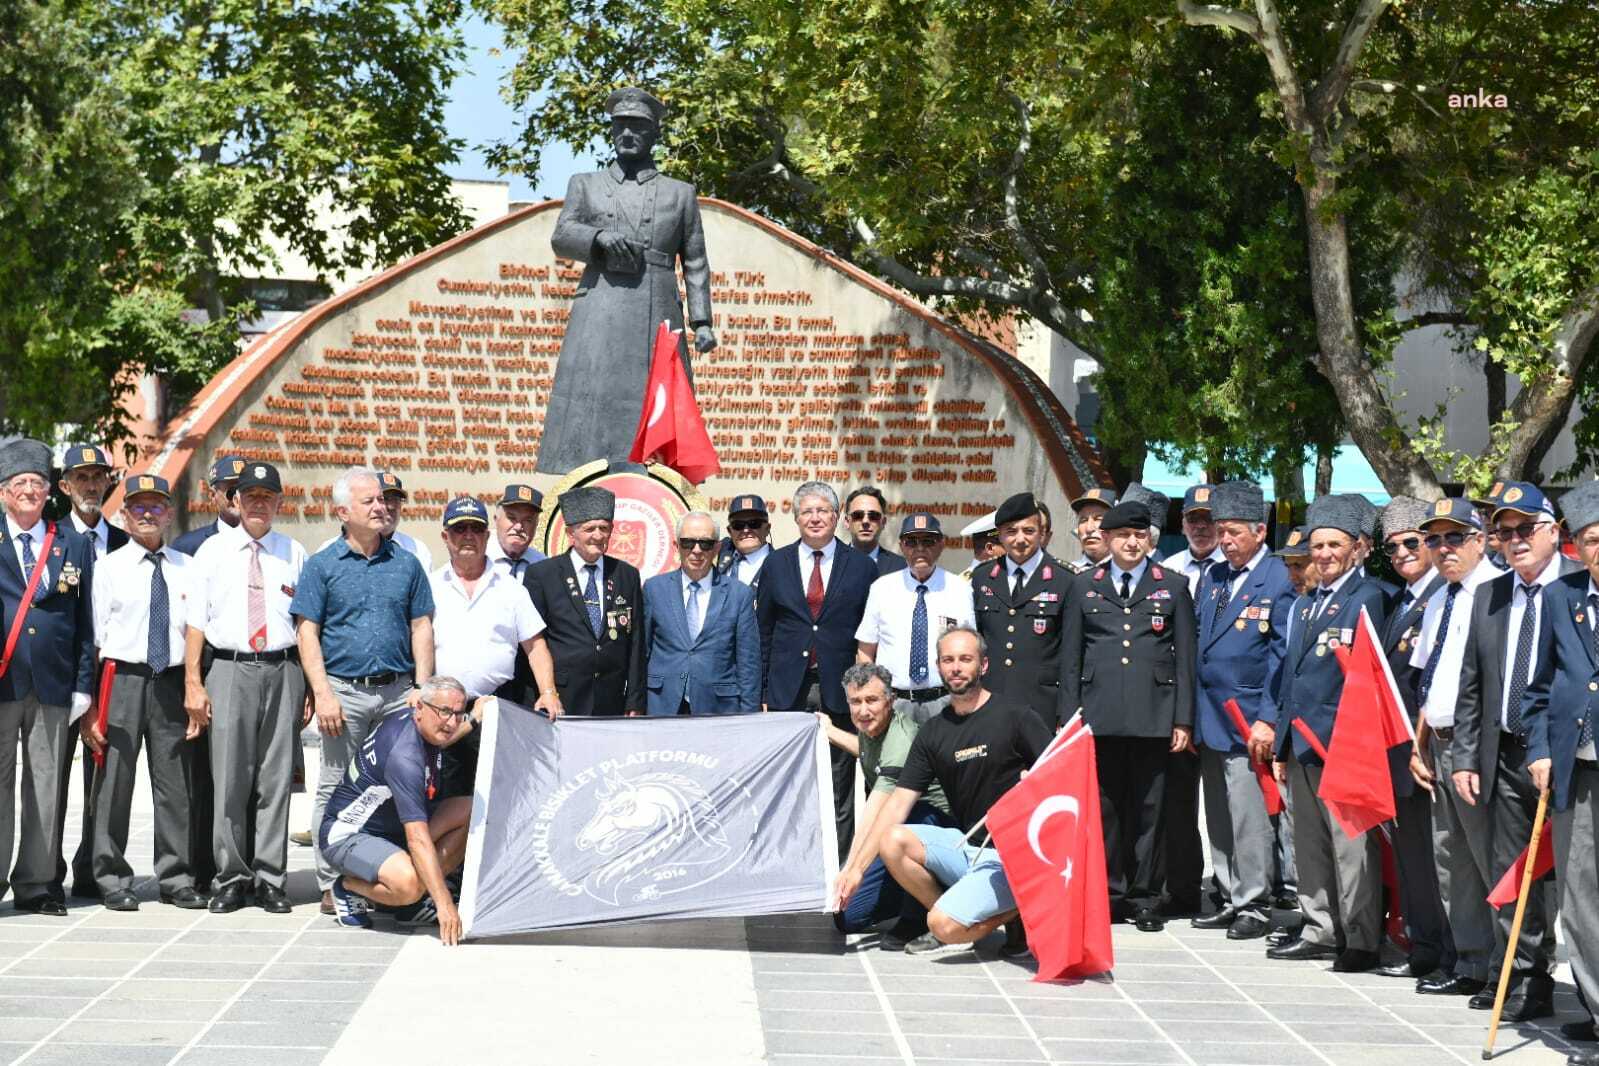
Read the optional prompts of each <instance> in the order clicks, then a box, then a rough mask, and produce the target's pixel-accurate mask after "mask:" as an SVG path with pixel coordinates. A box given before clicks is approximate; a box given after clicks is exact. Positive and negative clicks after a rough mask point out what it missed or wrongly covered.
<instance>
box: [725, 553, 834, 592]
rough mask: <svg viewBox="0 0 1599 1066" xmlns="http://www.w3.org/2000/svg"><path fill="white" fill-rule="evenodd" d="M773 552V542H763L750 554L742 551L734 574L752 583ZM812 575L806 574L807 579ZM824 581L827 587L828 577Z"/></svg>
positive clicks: (734, 567)
mask: <svg viewBox="0 0 1599 1066" xmlns="http://www.w3.org/2000/svg"><path fill="white" fill-rule="evenodd" d="M801 547H803V545H801ZM771 554H772V546H771V544H762V545H761V546H760V547H759V548H756V549H755V550H754V551H752V552H750V553H749V554H748V555H745V554H744V553H742V552H740V553H739V556H738V562H737V563H735V564H734V566H733V575H734V576H735V577H737V578H738V579H739V580H740V581H742V582H743V583H744V584H746V585H749V584H752V583H753V582H754V581H755V575H756V574H759V573H760V572H761V564H762V563H764V562H766V557H767V556H768V555H771ZM810 577H811V575H810V574H806V575H805V580H807V581H809V580H810ZM823 581H824V584H823V587H824V588H825V587H826V585H825V581H826V579H825V578H824V579H823Z"/></svg>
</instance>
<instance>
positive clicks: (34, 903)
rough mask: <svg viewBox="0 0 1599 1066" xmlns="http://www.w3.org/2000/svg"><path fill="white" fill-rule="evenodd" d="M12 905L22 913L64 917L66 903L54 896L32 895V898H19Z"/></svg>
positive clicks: (65, 914)
mask: <svg viewBox="0 0 1599 1066" xmlns="http://www.w3.org/2000/svg"><path fill="white" fill-rule="evenodd" d="M12 906H14V907H16V908H17V910H19V911H21V912H22V913H23V914H43V915H45V916H46V917H49V918H65V917H66V916H67V905H66V904H65V903H62V902H61V901H60V900H58V899H56V898H55V897H54V896H50V895H44V896H34V897H33V898H32V899H19V900H17V901H16V902H15V903H13V904H12Z"/></svg>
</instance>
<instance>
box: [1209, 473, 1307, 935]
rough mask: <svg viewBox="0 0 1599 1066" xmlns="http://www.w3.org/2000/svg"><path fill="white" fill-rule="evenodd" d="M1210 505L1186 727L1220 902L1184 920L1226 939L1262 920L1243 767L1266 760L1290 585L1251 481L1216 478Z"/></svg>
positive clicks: (1264, 884) (1263, 823) (1266, 884)
mask: <svg viewBox="0 0 1599 1066" xmlns="http://www.w3.org/2000/svg"><path fill="white" fill-rule="evenodd" d="M1209 502H1210V505H1211V511H1210V514H1211V520H1212V521H1213V522H1214V523H1215V528H1216V532H1217V534H1218V537H1219V540H1220V544H1221V550H1222V555H1223V559H1222V561H1221V562H1219V563H1214V564H1212V565H1211V566H1209V567H1207V568H1206V570H1205V572H1204V573H1203V574H1202V575H1201V577H1200V582H1199V587H1198V604H1199V608H1198V610H1199V657H1198V664H1197V667H1196V669H1195V673H1196V675H1197V677H1196V680H1197V681H1198V685H1197V686H1196V699H1195V711H1194V733H1195V739H1196V740H1197V741H1198V743H1199V766H1200V772H1201V775H1202V776H1203V779H1204V782H1205V790H1204V791H1205V808H1206V809H1205V824H1206V827H1207V828H1208V830H1209V835H1210V857H1211V867H1212V868H1213V869H1214V870H1215V871H1216V877H1217V880H1218V881H1219V883H1220V885H1221V890H1222V893H1223V895H1224V896H1225V897H1226V899H1225V902H1224V903H1223V905H1222V907H1221V909H1220V910H1218V911H1217V912H1216V913H1214V914H1209V915H1206V916H1204V917H1202V918H1195V919H1194V921H1193V924H1194V925H1195V926H1196V927H1198V928H1200V929H1226V930H1227V939H1229V940H1252V939H1254V938H1255V937H1260V936H1265V935H1266V931H1267V930H1268V929H1269V928H1270V927H1271V873H1272V828H1271V816H1270V815H1268V814H1267V813H1266V803H1265V799H1264V797H1262V796H1261V793H1260V785H1259V783H1258V782H1257V781H1256V780H1255V773H1254V769H1253V767H1252V766H1251V765H1250V764H1251V763H1253V762H1267V761H1269V760H1270V759H1271V753H1272V751H1273V750H1274V749H1275V747H1276V739H1277V700H1276V692H1277V685H1278V681H1279V676H1278V675H1279V674H1280V673H1281V671H1282V664H1283V656H1284V654H1285V653H1286V651H1287V634H1288V612H1289V611H1290V610H1291V609H1292V607H1293V602H1294V586H1293V582H1292V581H1291V580H1290V579H1289V577H1288V568H1287V567H1286V566H1284V565H1283V562H1282V560H1281V559H1278V558H1275V557H1274V556H1272V555H1271V551H1270V546H1269V545H1268V544H1267V543H1266V500H1265V496H1264V494H1263V493H1262V492H1261V490H1260V486H1258V485H1255V484H1253V483H1251V482H1245V481H1228V482H1223V483H1222V484H1220V485H1217V486H1215V487H1214V488H1213V489H1212V490H1211V493H1210V497H1209ZM1228 700H1236V701H1237V703H1238V709H1239V710H1240V711H1242V712H1243V716H1244V722H1245V724H1246V726H1247V728H1248V730H1249V732H1248V733H1247V734H1245V735H1240V734H1239V732H1238V728H1237V726H1236V725H1235V724H1234V723H1233V720H1232V717H1231V716H1230V715H1229V714H1228V713H1227V711H1226V709H1225V706H1224V705H1225V704H1226V702H1227V701H1228Z"/></svg>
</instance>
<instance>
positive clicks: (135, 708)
mask: <svg viewBox="0 0 1599 1066" xmlns="http://www.w3.org/2000/svg"><path fill="white" fill-rule="evenodd" d="M109 703H110V707H109V709H108V711H107V714H106V751H105V766H103V767H102V768H100V769H99V770H98V771H95V770H94V763H93V761H92V760H91V761H90V762H89V763H88V766H87V769H88V770H90V771H94V775H95V776H94V791H93V793H92V794H91V795H92V801H91V802H92V805H93V808H94V819H93V822H92V823H91V824H92V825H93V827H94V828H93V833H94V844H93V860H92V861H93V868H94V882H95V884H97V885H99V886H100V891H101V892H104V893H111V892H118V891H123V890H127V889H130V888H132V887H133V867H132V866H130V865H129V864H128V860H127V857H126V854H125V853H126V851H127V848H128V819H129V816H130V814H131V810H132V807H133V786H134V782H135V781H136V780H137V779H138V776H139V748H140V747H143V748H144V760H145V767H146V769H147V770H148V771H149V774H150V793H151V798H152V800H153V801H154V803H155V876H156V880H157V881H158V882H160V885H161V891H162V892H176V891H177V890H178V889H180V888H193V887H194V872H193V871H192V870H191V869H190V868H189V797H190V795H191V790H192V789H193V781H194V744H193V742H191V741H188V740H185V739H183V732H184V730H185V729H186V728H187V727H188V724H189V716H188V714H187V713H186V712H185V711H184V710H183V667H181V666H175V667H173V668H172V669H170V670H167V671H166V672H165V673H163V674H162V675H161V676H159V677H141V676H139V675H137V674H131V673H125V672H123V671H121V670H119V671H118V672H117V675H116V680H115V681H113V682H112V684H111V698H110V701H109Z"/></svg>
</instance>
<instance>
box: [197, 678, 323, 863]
mask: <svg viewBox="0 0 1599 1066" xmlns="http://www.w3.org/2000/svg"><path fill="white" fill-rule="evenodd" d="M205 691H206V695H207V696H209V697H210V698H211V778H212V781H213V784H214V788H215V792H216V795H215V803H214V810H213V813H212V822H211V825H212V831H211V844H212V848H213V850H214V851H215V852H216V863H217V876H216V886H217V888H218V889H221V888H224V887H226V886H228V885H231V884H239V883H244V884H249V883H250V882H251V881H257V882H260V883H261V884H266V885H272V886H274V887H276V888H282V887H283V883H284V878H285V876H286V871H287V867H288V862H289V787H290V778H291V776H292V775H293V772H294V769H293V768H294V752H293V750H292V747H293V745H294V742H295V737H296V736H297V735H298V733H299V729H300V712H301V710H302V709H303V708H304V706H305V675H304V674H303V673H301V672H300V666H299V664H298V663H295V662H277V663H263V662H249V661H243V662H236V661H234V660H231V659H217V660H215V661H214V662H212V664H211V668H210V669H209V670H207V671H206V675H205ZM252 811H253V812H254V818H255V822H254V826H255V830H254V833H253V834H252V833H251V831H250V825H251V822H250V818H251V812H252Z"/></svg>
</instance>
